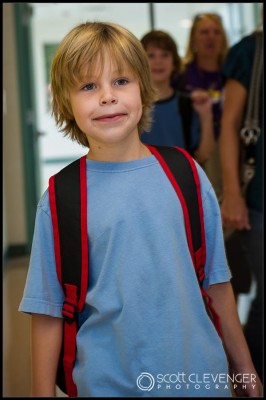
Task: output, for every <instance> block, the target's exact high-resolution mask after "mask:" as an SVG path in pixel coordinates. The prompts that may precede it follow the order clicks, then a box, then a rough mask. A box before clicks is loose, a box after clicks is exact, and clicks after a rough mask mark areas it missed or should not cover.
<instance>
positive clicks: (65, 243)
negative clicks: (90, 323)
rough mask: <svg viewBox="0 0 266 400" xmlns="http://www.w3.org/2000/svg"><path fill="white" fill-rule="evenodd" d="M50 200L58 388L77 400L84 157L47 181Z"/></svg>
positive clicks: (85, 259) (84, 252)
mask: <svg viewBox="0 0 266 400" xmlns="http://www.w3.org/2000/svg"><path fill="white" fill-rule="evenodd" d="M49 200H50V209H51V216H52V224H53V232H54V248H55V259H56V270H57V276H58V279H59V281H60V283H61V285H62V288H63V290H64V293H65V301H64V304H63V309H62V315H63V317H64V337H63V347H62V356H63V360H62V362H63V370H64V379H62V380H61V381H60V380H58V385H59V387H60V388H61V389H62V390H63V391H66V392H67V394H68V395H69V396H71V397H76V396H77V389H76V386H75V384H74V382H73V380H72V372H73V366H74V362H75V356H76V333H77V330H78V313H79V312H81V311H82V309H83V307H84V303H85V297H86V293H87V287H88V274H89V255H88V249H89V245H88V232H87V184H86V156H84V157H81V158H80V159H78V160H76V161H74V162H73V163H71V164H70V165H68V166H67V167H65V168H64V169H62V170H61V171H60V172H59V173H57V174H56V175H54V176H52V177H51V178H50V180H49ZM60 361H61V360H60ZM61 373H62V371H61ZM59 375H60V374H59ZM59 378H62V376H58V379H59Z"/></svg>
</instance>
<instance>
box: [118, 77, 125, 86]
mask: <svg viewBox="0 0 266 400" xmlns="http://www.w3.org/2000/svg"><path fill="white" fill-rule="evenodd" d="M127 83H128V79H125V78H120V79H117V80H116V81H115V85H118V86H120V85H126V84H127Z"/></svg>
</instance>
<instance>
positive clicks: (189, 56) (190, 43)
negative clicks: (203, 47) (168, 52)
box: [183, 13, 228, 66]
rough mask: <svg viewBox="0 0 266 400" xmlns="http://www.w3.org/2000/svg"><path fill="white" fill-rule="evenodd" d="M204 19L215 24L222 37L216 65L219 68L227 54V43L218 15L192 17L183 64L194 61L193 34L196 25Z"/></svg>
mask: <svg viewBox="0 0 266 400" xmlns="http://www.w3.org/2000/svg"><path fill="white" fill-rule="evenodd" d="M204 19H209V20H211V21H213V22H215V23H216V25H217V26H218V27H219V29H220V30H221V34H222V37H223V44H222V50H221V53H220V54H219V59H218V63H219V65H220V66H221V65H222V64H223V62H224V60H225V57H226V55H227V52H228V41H227V36H226V32H225V29H224V26H223V22H222V19H221V17H220V15H218V14H212V13H202V14H197V15H196V16H195V17H194V20H193V24H192V27H191V30H190V34H189V39H188V46H187V50H186V53H185V56H184V59H183V61H184V63H185V64H188V63H190V62H192V61H195V56H196V53H195V51H194V49H193V47H194V46H193V41H194V37H195V33H196V31H197V28H198V25H199V23H200V22H201V21H202V20H204Z"/></svg>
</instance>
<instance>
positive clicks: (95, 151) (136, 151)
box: [87, 140, 151, 162]
mask: <svg viewBox="0 0 266 400" xmlns="http://www.w3.org/2000/svg"><path fill="white" fill-rule="evenodd" d="M150 155H151V152H150V150H149V149H148V148H147V147H146V146H145V145H144V144H143V143H142V142H141V141H140V140H138V142H137V143H136V144H135V145H134V146H125V147H124V146H120V145H119V146H112V145H111V146H108V145H96V146H94V145H92V144H91V147H90V151H89V153H88V155H87V158H88V159H89V160H93V161H102V162H126V161H133V160H138V159H141V158H145V157H148V156H150Z"/></svg>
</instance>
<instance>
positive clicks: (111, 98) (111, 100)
mask: <svg viewBox="0 0 266 400" xmlns="http://www.w3.org/2000/svg"><path fill="white" fill-rule="evenodd" d="M100 102H101V104H103V105H105V104H116V103H117V97H116V96H115V95H114V94H113V93H112V92H111V91H107V92H104V93H103V94H102V96H101V100H100Z"/></svg>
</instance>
